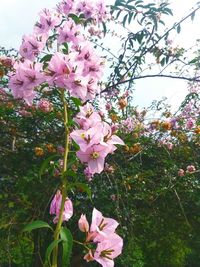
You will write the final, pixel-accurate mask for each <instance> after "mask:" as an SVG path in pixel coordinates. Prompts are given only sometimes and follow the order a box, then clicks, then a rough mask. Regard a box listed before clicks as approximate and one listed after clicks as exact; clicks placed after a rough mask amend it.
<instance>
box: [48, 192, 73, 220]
mask: <svg viewBox="0 0 200 267" xmlns="http://www.w3.org/2000/svg"><path fill="white" fill-rule="evenodd" d="M61 202H62V194H61V192H60V190H58V191H57V192H56V194H55V196H54V198H53V200H52V202H51V205H50V214H55V215H56V217H55V218H54V219H53V222H54V223H57V222H58V219H59V215H60V208H61ZM72 215H73V205H72V202H71V200H70V199H69V198H66V201H65V206H64V211H63V215H62V221H68V220H69V219H70V218H71V217H72Z"/></svg>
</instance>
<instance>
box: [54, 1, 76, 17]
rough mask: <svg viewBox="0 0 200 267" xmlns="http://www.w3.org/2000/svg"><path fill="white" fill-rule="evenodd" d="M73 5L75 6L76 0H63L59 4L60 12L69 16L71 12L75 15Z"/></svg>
mask: <svg viewBox="0 0 200 267" xmlns="http://www.w3.org/2000/svg"><path fill="white" fill-rule="evenodd" d="M73 5H74V0H67V1H65V0H63V1H62V2H60V3H59V4H58V7H57V8H58V12H60V13H63V14H65V15H68V14H69V13H70V12H71V13H73V12H74V10H73Z"/></svg>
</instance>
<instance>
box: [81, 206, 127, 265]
mask: <svg viewBox="0 0 200 267" xmlns="http://www.w3.org/2000/svg"><path fill="white" fill-rule="evenodd" d="M78 226H79V229H80V231H82V232H85V233H86V240H85V244H87V245H88V246H91V247H93V246H96V248H91V249H89V251H88V253H87V254H86V255H85V257H84V259H85V260H86V261H87V262H89V261H94V260H95V261H97V262H98V263H100V264H101V265H102V266H103V267H113V266H114V261H113V259H114V258H116V257H117V256H119V255H120V254H121V252H122V247H123V240H122V238H121V237H120V236H119V235H117V234H116V233H115V230H116V228H117V226H118V222H117V221H116V220H114V219H111V218H106V217H103V215H102V213H101V212H99V211H98V210H97V209H95V208H94V209H93V212H92V223H91V225H90V226H89V223H88V221H87V218H86V216H85V215H81V217H80V219H79V222H78Z"/></svg>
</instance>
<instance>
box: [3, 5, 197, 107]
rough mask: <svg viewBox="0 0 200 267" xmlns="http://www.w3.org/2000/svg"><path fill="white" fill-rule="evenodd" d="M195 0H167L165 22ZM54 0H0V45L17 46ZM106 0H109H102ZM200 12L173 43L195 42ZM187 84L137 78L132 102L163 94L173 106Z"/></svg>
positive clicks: (186, 44) (144, 101)
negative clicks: (170, 11) (169, 11)
mask: <svg viewBox="0 0 200 267" xmlns="http://www.w3.org/2000/svg"><path fill="white" fill-rule="evenodd" d="M196 2H197V0H171V4H172V8H173V11H174V17H173V18H170V19H168V25H169V26H170V25H173V23H174V22H175V21H178V20H179V19H180V18H181V17H182V16H183V15H186V14H188V13H189V10H190V8H191V7H192V6H194V5H195V3H196ZM57 3H58V1H57V0H34V1H32V0H0V45H1V46H5V47H8V48H9V47H15V48H18V47H19V45H20V43H21V37H22V35H23V34H29V33H31V32H32V28H33V25H34V23H35V21H36V20H37V14H38V12H39V11H40V10H41V9H42V8H45V7H47V8H52V7H54V6H55V5H56V4H57ZM106 3H107V4H110V3H113V1H112V0H106ZM199 25H200V12H199V13H198V14H196V17H195V20H194V22H193V23H192V21H191V20H188V21H187V22H186V23H184V25H183V27H182V33H181V35H179V36H178V35H177V36H175V38H174V42H175V43H176V44H180V45H181V46H184V47H190V46H192V45H193V44H195V39H197V38H199V34H200V27H199ZM186 88H187V85H186V83H185V82H183V81H178V80H168V79H165V80H163V79H162V80H161V79H149V80H148V81H146V80H145V81H141V80H140V81H137V83H136V92H135V101H134V103H135V104H138V105H139V106H147V105H149V104H150V103H151V101H152V100H153V99H160V98H161V97H162V96H167V97H168V98H169V100H170V103H171V104H172V105H173V106H177V105H178V104H179V103H180V101H181V100H183V99H184V96H185V94H186Z"/></svg>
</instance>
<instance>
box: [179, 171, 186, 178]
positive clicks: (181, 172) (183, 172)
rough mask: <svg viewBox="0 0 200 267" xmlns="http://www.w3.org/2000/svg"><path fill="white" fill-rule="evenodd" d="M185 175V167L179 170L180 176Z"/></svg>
mask: <svg viewBox="0 0 200 267" xmlns="http://www.w3.org/2000/svg"><path fill="white" fill-rule="evenodd" d="M184 175H185V171H184V170H183V169H179V170H178V176H180V177H183V176H184Z"/></svg>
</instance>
